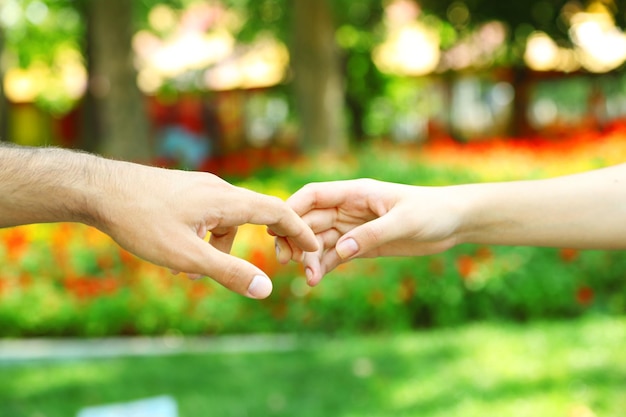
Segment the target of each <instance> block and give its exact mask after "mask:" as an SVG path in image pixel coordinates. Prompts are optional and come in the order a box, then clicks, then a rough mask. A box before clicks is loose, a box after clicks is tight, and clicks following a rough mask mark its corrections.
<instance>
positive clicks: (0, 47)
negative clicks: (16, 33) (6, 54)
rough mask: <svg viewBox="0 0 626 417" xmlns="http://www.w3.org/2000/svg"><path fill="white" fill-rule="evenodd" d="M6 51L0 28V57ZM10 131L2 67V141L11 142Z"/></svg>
mask: <svg viewBox="0 0 626 417" xmlns="http://www.w3.org/2000/svg"><path fill="white" fill-rule="evenodd" d="M3 49H4V33H3V31H2V28H1V27H0V57H2V51H3ZM8 131H9V106H8V102H7V99H6V96H5V95H4V71H2V65H0V141H3V140H9V138H7V132H8Z"/></svg>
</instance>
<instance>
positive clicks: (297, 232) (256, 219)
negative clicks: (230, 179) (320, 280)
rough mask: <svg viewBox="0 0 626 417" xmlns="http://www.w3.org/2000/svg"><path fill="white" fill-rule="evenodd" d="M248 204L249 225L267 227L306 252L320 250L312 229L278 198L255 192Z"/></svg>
mask: <svg viewBox="0 0 626 417" xmlns="http://www.w3.org/2000/svg"><path fill="white" fill-rule="evenodd" d="M247 191H248V192H250V193H253V195H252V198H251V199H249V201H248V204H247V210H248V214H249V215H248V219H247V221H248V223H252V224H264V225H267V227H268V228H269V230H271V231H272V232H273V233H275V234H276V235H277V236H282V237H288V238H290V239H291V240H292V241H293V242H294V243H295V244H296V245H298V247H300V248H301V249H302V250H304V251H308V252H313V251H316V250H317V249H318V244H317V239H316V238H315V234H314V233H313V231H312V230H311V228H310V227H309V226H308V225H307V224H306V223H305V222H304V220H302V219H301V218H300V216H298V215H297V214H296V212H295V211H293V210H292V209H291V208H290V207H289V206H288V205H287V204H286V203H285V202H284V201H283V200H281V199H280V198H278V197H272V196H267V195H264V194H259V193H256V192H253V191H249V190H247Z"/></svg>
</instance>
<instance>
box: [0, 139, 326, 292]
mask: <svg viewBox="0 0 626 417" xmlns="http://www.w3.org/2000/svg"><path fill="white" fill-rule="evenodd" d="M50 222H80V223H85V224H88V225H91V226H94V227H96V228H98V229H100V230H102V231H103V232H105V233H107V234H108V235H110V236H111V237H112V238H113V239H114V240H115V241H116V242H117V243H118V244H119V245H120V246H122V247H123V248H125V249H126V250H128V251H130V252H132V253H134V254H135V255H137V256H139V257H140V258H143V259H145V260H146V261H149V262H152V263H154V264H157V265H161V266H164V267H167V268H170V269H172V270H173V271H181V272H186V273H188V274H190V276H192V277H193V276H204V275H205V276H209V277H211V278H213V279H215V280H216V281H218V282H220V283H221V284H222V285H224V286H225V287H226V288H229V289H231V290H233V291H235V292H238V293H240V294H243V295H246V296H248V297H252V298H265V297H267V296H268V295H269V294H270V293H271V291H272V283H271V281H270V280H269V278H268V277H267V276H266V275H265V273H264V272H263V271H261V270H260V269H259V268H257V267H256V266H254V265H252V264H250V263H249V262H246V261H244V260H242V259H238V258H236V257H234V256H231V255H229V252H230V249H231V246H232V244H233V241H234V239H235V235H236V233H237V226H239V225H241V224H244V223H254V224H263V225H267V226H268V228H269V230H270V231H271V232H272V233H273V234H274V235H275V236H280V237H282V238H285V239H289V241H290V242H291V244H292V245H293V247H294V248H296V250H300V251H315V250H317V249H318V244H317V240H316V239H315V236H314V234H313V232H312V231H311V229H310V228H309V227H308V226H307V225H306V223H305V222H304V221H303V220H302V219H301V218H300V217H298V215H296V213H295V212H294V211H293V210H292V209H291V208H290V207H289V206H288V205H287V204H286V203H285V202H283V201H282V200H280V199H279V198H277V197H270V196H266V195H262V194H259V193H255V192H252V191H250V190H246V189H243V188H239V187H235V186H233V185H231V184H229V183H227V182H226V181H224V180H222V179H220V178H218V177H216V176H215V175H212V174H208V173H201V172H187V171H177V170H166V169H160V168H153V167H149V166H144V165H138V164H133V163H129V162H122V161H115V160H110V159H105V158H100V157H97V156H94V155H90V154H87V153H83V152H74V151H69V150H64V149H55V148H29V147H21V146H13V145H6V144H2V143H0V227H11V226H18V225H22V224H31V223H50ZM208 233H211V237H210V239H209V241H208V242H207V241H205V240H204V238H205V236H206V235H207V234H208Z"/></svg>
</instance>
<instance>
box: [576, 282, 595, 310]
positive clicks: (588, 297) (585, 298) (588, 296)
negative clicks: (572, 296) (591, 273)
mask: <svg viewBox="0 0 626 417" xmlns="http://www.w3.org/2000/svg"><path fill="white" fill-rule="evenodd" d="M593 297H594V292H593V289H591V288H590V287H587V286H582V287H580V288H578V290H577V291H576V302H578V304H580V305H581V306H588V305H589V304H591V303H592V302H593Z"/></svg>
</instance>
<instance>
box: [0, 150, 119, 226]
mask: <svg viewBox="0 0 626 417" xmlns="http://www.w3.org/2000/svg"><path fill="white" fill-rule="evenodd" d="M112 162H113V161H108V160H104V159H102V158H99V157H96V156H94V155H90V154H86V153H81V152H74V151H69V150H63V149H54V148H30V147H28V148H27V147H19V146H13V145H6V144H1V145H0V227H9V226H16V225H22V224H29V223H49V222H62V221H70V222H82V223H86V224H93V223H94V222H95V220H96V219H95V218H96V217H97V216H98V212H97V207H98V200H99V198H100V197H99V196H100V195H101V194H102V193H101V192H99V189H98V184H102V183H106V182H107V181H105V179H104V178H103V177H107V176H109V175H110V173H109V172H108V171H109V170H106V169H104V165H105V164H107V163H112Z"/></svg>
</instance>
